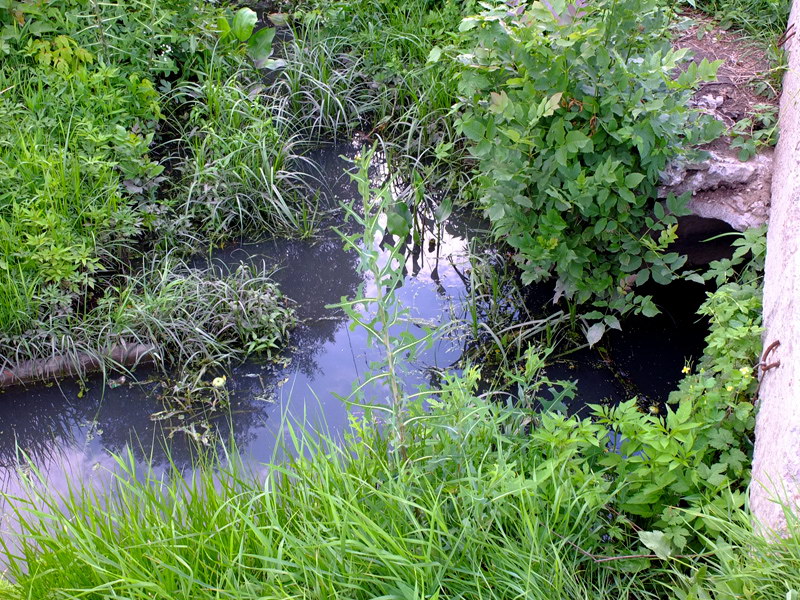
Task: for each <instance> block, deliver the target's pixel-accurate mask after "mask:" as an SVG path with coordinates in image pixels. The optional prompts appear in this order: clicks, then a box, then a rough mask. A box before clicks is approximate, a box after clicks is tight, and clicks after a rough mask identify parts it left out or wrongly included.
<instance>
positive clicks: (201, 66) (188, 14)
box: [0, 0, 315, 358]
mask: <svg viewBox="0 0 800 600" xmlns="http://www.w3.org/2000/svg"><path fill="white" fill-rule="evenodd" d="M226 28H227V29H226ZM274 34H275V30H274V29H271V28H261V29H258V30H256V14H255V13H254V12H253V11H252V10H250V9H247V8H242V9H240V10H238V11H237V12H236V13H234V14H233V15H228V14H226V13H224V12H223V11H222V10H220V9H219V8H217V7H215V6H214V4H213V3H209V2H199V3H196V2H188V0H158V1H156V0H151V1H149V2H137V3H130V2H103V3H97V2H93V1H89V0H54V1H50V2H20V1H17V0H13V1H12V0H8V1H7V2H5V3H4V4H3V5H0V40H2V43H0V56H2V57H3V60H2V62H0V112H1V113H2V114H3V116H4V117H6V118H4V119H2V121H0V282H2V283H3V290H2V291H1V292H0V333H2V334H3V335H4V336H6V335H7V336H12V337H13V336H19V337H20V340H18V342H19V343H20V347H21V348H24V347H25V344H24V343H22V339H23V338H25V337H26V336H27V337H34V338H35V337H37V336H38V333H39V330H40V329H42V328H44V327H46V326H47V324H48V323H50V322H51V320H52V319H55V320H56V321H60V320H62V318H64V317H69V316H70V315H73V314H75V315H76V316H78V315H81V314H83V313H84V312H85V311H86V309H87V307H90V306H93V305H95V304H96V303H98V302H99V301H102V299H103V295H104V294H105V293H106V292H107V291H108V290H109V289H110V287H109V285H108V284H109V283H110V282H111V281H113V278H114V277H115V276H117V275H119V274H130V273H131V270H132V268H133V265H132V262H133V261H132V257H133V256H134V255H136V254H137V253H139V252H142V251H145V252H146V251H148V250H152V249H154V248H156V247H157V248H158V250H159V251H161V250H164V249H166V248H170V247H173V246H175V245H181V247H183V248H197V247H199V246H204V245H207V244H208V242H209V241H213V242H217V241H219V240H221V239H225V238H226V237H230V235H231V234H232V233H238V234H244V233H257V234H262V235H263V233H265V232H281V233H286V232H292V233H299V234H300V235H307V234H308V233H309V232H310V230H311V229H312V228H313V226H314V224H315V212H314V207H313V205H312V204H311V203H309V202H306V201H304V200H302V198H301V196H302V191H303V189H304V186H305V180H304V179H303V177H302V176H300V175H299V174H297V173H296V172H289V162H290V161H291V160H292V159H293V158H294V156H293V155H292V153H291V150H292V148H293V147H294V146H295V142H294V139H293V138H292V137H291V135H289V134H285V133H282V132H279V129H282V128H283V124H281V123H279V122H278V120H277V119H275V118H274V114H275V113H276V112H277V111H276V110H275V107H274V104H273V103H272V101H271V99H270V98H269V96H267V95H266V94H262V93H260V92H261V89H260V88H262V87H263V85H261V84H260V83H259V79H260V77H261V74H262V72H260V71H257V70H256V69H254V68H253V64H251V59H252V61H253V63H255V64H256V66H259V67H269V68H276V67H277V66H279V64H278V62H279V61H271V62H270V59H269V56H270V55H271V53H272V38H273V36H274ZM283 130H284V131H285V128H283ZM162 256H163V255H162ZM71 326H75V323H72V325H71ZM29 334H30V335H29ZM9 339H10V338H9ZM21 358H22V357H21Z"/></svg>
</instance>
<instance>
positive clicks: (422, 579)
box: [6, 375, 800, 600]
mask: <svg viewBox="0 0 800 600" xmlns="http://www.w3.org/2000/svg"><path fill="white" fill-rule="evenodd" d="M473 383H474V378H473V376H471V375H468V377H467V379H465V380H455V379H450V380H449V381H448V382H447V384H446V385H445V388H444V391H443V392H442V393H441V394H439V395H438V397H437V398H436V399H434V398H433V397H429V398H428V399H429V400H430V401H431V403H432V407H431V408H430V409H429V410H427V411H423V410H422V409H421V407H420V405H419V404H417V403H412V406H411V407H410V408H411V412H410V415H409V416H410V419H409V422H408V428H407V431H406V433H407V438H406V440H407V450H408V459H407V461H405V462H404V463H402V464H399V463H398V462H397V461H396V460H395V459H394V458H393V457H394V456H396V454H395V453H393V452H392V451H391V448H390V447H389V445H388V441H387V438H386V437H385V432H381V431H380V428H379V427H376V426H373V425H368V424H365V423H358V424H357V425H356V430H355V432H354V434H353V435H352V436H351V437H349V438H348V439H347V440H346V442H345V443H343V444H340V443H337V442H336V441H334V440H332V439H328V438H326V437H324V436H323V437H322V438H318V437H317V436H314V435H307V434H306V433H305V432H302V431H298V430H293V429H292V428H291V427H289V426H288V425H287V426H286V427H287V429H286V430H285V432H284V433H286V434H287V438H290V439H291V440H293V443H294V447H293V448H292V449H291V450H292V452H291V454H293V455H294V456H296V457H297V458H295V459H290V460H289V461H288V462H287V463H284V464H282V465H277V466H274V467H273V469H272V470H271V472H270V473H269V475H268V476H267V477H266V479H262V478H260V477H256V476H254V475H252V474H250V473H249V472H248V471H247V470H246V469H245V468H243V467H242V466H241V465H240V464H239V463H238V459H237V455H236V452H235V450H234V451H233V453H232V454H231V455H226V454H223V455H220V456H219V457H218V458H214V457H213V456H212V457H211V458H210V459H209V460H208V462H206V463H204V465H203V466H201V467H200V468H199V470H198V471H196V472H195V473H194V474H193V475H186V474H182V473H179V472H177V470H176V471H174V472H172V473H170V474H169V475H167V476H159V477H157V476H155V475H154V474H153V473H152V472H147V471H145V472H142V470H141V469H140V468H138V467H137V466H136V463H135V460H134V459H133V457H132V455H125V456H121V457H118V458H117V469H116V472H115V475H114V476H113V483H112V485H111V488H110V490H109V492H110V493H108V494H107V493H106V492H101V493H100V492H97V491H92V490H90V489H86V488H80V487H79V485H78V484H77V483H76V487H74V488H73V489H72V491H71V492H70V493H69V494H68V495H67V496H66V497H64V498H56V497H54V496H53V495H52V494H51V493H50V492H48V491H47V489H46V485H45V483H44V480H43V479H42V480H41V481H40V480H38V474H37V473H36V472H35V471H34V473H33V475H32V476H31V483H30V490H31V491H30V497H29V498H25V499H17V500H16V502H15V506H16V507H17V509H16V510H17V514H16V515H15V517H16V519H18V520H19V522H20V523H21V531H22V533H21V536H20V537H19V538H17V539H14V540H13V541H7V544H8V545H7V546H6V552H7V556H8V557H9V559H10V569H9V572H8V576H9V577H10V578H11V580H12V581H15V582H16V584H17V586H18V587H17V591H18V593H19V595H20V597H22V598H59V597H64V598H66V597H86V598H120V597H124V598H129V599H131V600H133V599H138V598H141V599H145V598H146V599H174V598H192V599H194V600H202V599H203V598H214V599H220V598H232V599H237V600H238V599H249V598H253V599H255V598H289V597H291V598H301V597H302V598H339V597H341V598H351V599H360V598H363V599H370V598H404V599H405V598H408V599H412V598H420V599H421V598H432V597H433V598H541V599H542V600H545V599H546V600H551V599H554V598H575V599H592V598H596V599H598V600H601V599H603V600H606V599H608V598H637V599H645V598H680V599H686V600H688V599H690V598H719V599H722V598H731V599H733V598H752V599H760V598H763V599H767V598H778V597H780V598H783V597H784V596H785V595H786V593H787V592H789V591H790V590H792V589H795V590H797V589H800V577H798V572H800V571H799V570H798V567H800V544H798V543H797V541H796V539H797V538H795V539H787V540H782V541H780V542H779V543H777V544H773V545H769V544H767V543H766V542H765V541H764V540H762V539H761V538H759V537H758V536H756V535H754V534H753V532H752V528H751V525H750V522H749V519H750V517H749V515H748V514H747V513H746V512H745V511H743V510H741V509H734V510H731V511H728V512H725V513H721V512H719V511H715V510H714V509H709V511H705V512H702V513H700V512H697V511H695V512H694V513H693V512H692V511H689V512H687V513H686V518H687V519H688V518H689V517H701V518H702V519H703V520H704V521H705V522H706V523H710V524H713V525H714V531H716V534H714V535H707V534H706V535H704V536H703V537H702V543H701V545H700V546H699V547H697V548H695V549H694V550H693V551H692V552H686V553H684V555H676V556H675V557H672V558H665V559H663V560H662V559H657V558H655V557H652V555H651V551H650V550H649V549H647V548H645V547H644V546H642V545H641V544H639V543H637V530H636V529H635V527H632V526H631V523H630V521H627V520H626V519H624V518H618V517H615V516H614V514H613V511H610V510H609V508H608V506H609V502H610V501H613V498H614V496H615V494H616V493H617V492H618V490H619V489H621V488H622V487H624V485H625V482H624V481H615V480H613V479H609V478H608V477H606V476H605V475H603V473H602V472H597V473H594V474H593V473H591V471H587V470H586V469H585V467H584V466H583V463H581V461H580V460H578V459H577V455H576V456H574V457H573V459H572V460H564V454H563V452H564V447H563V446H561V445H559V444H557V443H556V442H554V441H550V442H548V436H547V433H548V431H551V430H550V429H549V428H548V427H547V426H545V427H544V429H542V430H541V431H540V433H538V434H536V435H533V436H531V435H529V434H528V433H527V427H526V425H525V423H526V422H528V421H529V420H530V419H529V418H528V417H526V415H524V414H523V413H522V412H519V411H516V410H509V409H507V408H505V407H502V406H499V405H496V404H493V403H489V402H487V401H485V400H482V399H480V398H477V397H475V396H474V395H473V394H472V391H471V389H472V385H473ZM540 426H541V425H540ZM550 426H552V423H551V425H550ZM576 433H577V430H576ZM320 439H321V441H311V440H320ZM579 439H580V438H579V437H576V438H574V440H573V442H572V443H573V444H579V443H580V442H579ZM678 516H680V513H679V514H678ZM791 527H793V528H796V527H797V525H796V524H792V525H791ZM620 529H627V531H626V532H624V534H622V535H621V534H620V532H619V530H620ZM609 536H610V539H607V537H609ZM627 555H632V556H631V557H630V558H620V557H624V556H627ZM647 557H650V558H647ZM609 559H611V560H609Z"/></svg>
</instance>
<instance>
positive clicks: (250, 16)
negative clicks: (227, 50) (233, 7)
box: [231, 8, 258, 42]
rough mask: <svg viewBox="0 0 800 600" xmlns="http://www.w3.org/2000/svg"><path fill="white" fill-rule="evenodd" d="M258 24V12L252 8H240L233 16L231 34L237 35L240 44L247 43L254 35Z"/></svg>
mask: <svg viewBox="0 0 800 600" xmlns="http://www.w3.org/2000/svg"><path fill="white" fill-rule="evenodd" d="M257 22H258V15H257V14H256V11H254V10H253V9H250V8H240V9H239V10H237V11H236V14H235V15H234V16H233V23H231V32H232V33H233V35H235V36H236V37H237V38H238V39H239V41H240V42H244V41H246V40H247V39H248V38H249V37H250V36H251V35H253V29H255V26H256V23H257Z"/></svg>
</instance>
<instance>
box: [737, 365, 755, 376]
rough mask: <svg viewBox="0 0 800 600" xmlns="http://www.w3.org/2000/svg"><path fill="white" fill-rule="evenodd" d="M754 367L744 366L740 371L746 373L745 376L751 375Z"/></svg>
mask: <svg viewBox="0 0 800 600" xmlns="http://www.w3.org/2000/svg"><path fill="white" fill-rule="evenodd" d="M751 371H752V369H751V368H750V367H742V368H741V369H739V373H741V374H742V375H744V376H745V377H750V374H751Z"/></svg>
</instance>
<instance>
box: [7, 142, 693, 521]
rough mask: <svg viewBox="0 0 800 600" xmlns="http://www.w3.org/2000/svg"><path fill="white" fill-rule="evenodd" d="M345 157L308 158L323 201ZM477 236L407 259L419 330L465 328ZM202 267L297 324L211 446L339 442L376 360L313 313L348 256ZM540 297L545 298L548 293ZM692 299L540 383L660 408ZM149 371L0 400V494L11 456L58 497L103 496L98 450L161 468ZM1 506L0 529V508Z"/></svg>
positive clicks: (429, 366)
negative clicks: (261, 296) (255, 275)
mask: <svg viewBox="0 0 800 600" xmlns="http://www.w3.org/2000/svg"><path fill="white" fill-rule="evenodd" d="M355 152H356V150H355V149H354V148H353V147H350V146H339V147H333V148H329V149H326V150H324V151H320V152H318V153H316V154H315V155H314V158H315V159H316V161H317V163H318V165H319V175H318V176H319V179H320V182H321V188H320V192H321V194H322V196H323V197H324V200H325V202H327V203H328V204H329V205H334V204H336V203H337V202H338V201H339V200H348V199H354V198H355V197H356V189H355V186H354V185H353V184H352V183H351V182H350V179H349V177H348V176H347V175H346V174H345V172H344V171H345V169H346V168H348V167H349V163H348V162H346V161H345V160H343V159H342V158H340V155H341V154H349V155H350V156H353V155H354V154H355ZM376 176H380V174H379V173H378V174H376ZM479 227H480V223H476V222H472V221H470V219H469V218H467V217H466V216H465V215H458V214H455V215H454V216H453V217H451V218H450V220H449V221H448V222H447V223H445V224H444V226H443V227H442V228H441V231H427V232H426V234H425V235H426V236H427V237H425V239H422V240H421V244H420V246H419V247H420V249H421V251H420V252H418V253H416V254H415V255H411V256H409V258H408V262H407V264H406V269H407V275H406V279H405V283H404V285H403V286H402V287H401V288H400V289H399V290H398V291H397V294H398V297H399V299H400V301H401V302H402V303H403V305H404V306H406V307H407V308H408V309H409V310H410V313H411V316H412V317H413V318H414V319H416V320H418V321H420V322H425V323H429V324H431V325H440V324H444V323H451V322H457V321H459V320H462V319H464V317H465V314H466V313H465V308H466V302H465V299H466V297H467V294H468V289H467V285H466V282H465V279H464V276H463V275H464V273H465V272H466V271H467V270H468V269H469V248H470V239H471V238H472V237H473V234H474V232H475V231H476V229H477V228H479ZM431 237H435V238H436V242H435V244H431V243H430V239H429V238H431ZM211 261H212V262H213V263H214V264H217V265H221V266H222V267H223V268H225V267H226V266H227V267H235V266H236V265H238V264H239V262H242V261H243V262H248V261H250V262H256V263H261V262H263V263H265V264H266V265H268V266H269V267H271V268H275V269H276V271H275V275H274V278H275V280H276V281H277V282H278V283H279V284H280V286H281V289H282V290H283V292H284V293H285V295H286V296H288V297H289V298H292V299H293V300H294V301H295V302H296V303H297V305H296V306H297V315H298V317H299V319H300V325H299V326H298V327H297V329H296V330H295V331H294V332H293V334H292V339H291V345H290V348H289V349H288V350H287V351H286V353H285V359H286V361H285V364H279V365H275V364H260V363H259V362H258V361H250V362H247V363H245V364H242V365H239V366H236V367H234V368H233V369H232V374H231V377H230V378H229V379H228V387H229V389H230V391H231V409H230V412H229V414H225V415H223V416H222V417H221V418H218V419H216V421H215V422H214V426H215V428H216V429H217V430H218V432H219V434H220V437H221V438H223V439H226V438H227V439H230V437H232V438H233V439H234V440H235V442H236V444H237V445H238V448H239V449H240V451H241V452H242V455H243V456H244V458H245V461H246V462H248V463H249V464H251V465H262V464H265V463H269V462H270V461H271V459H272V457H273V453H274V452H276V451H279V450H280V447H281V442H283V441H285V440H284V438H283V437H282V436H283V435H284V434H283V433H282V423H283V422H284V420H289V421H290V422H292V423H295V424H299V425H302V426H305V427H308V428H311V429H319V428H322V429H324V430H327V431H329V432H330V433H332V434H333V435H334V436H336V435H337V434H339V433H341V432H342V431H343V430H344V429H345V428H346V427H347V422H348V421H347V419H348V412H347V409H346V407H345V405H344V404H343V403H342V402H341V401H340V400H339V399H337V397H336V395H339V396H348V395H349V394H350V393H351V391H352V389H353V384H354V382H358V381H361V380H363V378H364V377H365V374H367V372H368V371H369V369H370V366H369V365H370V363H371V362H373V361H376V360H379V359H380V358H381V356H382V355H381V353H380V351H379V350H377V349H375V348H372V347H370V345H369V344H368V340H367V336H366V333H365V332H364V331H363V330H361V329H359V328H356V329H354V330H351V328H350V327H349V325H350V323H349V321H348V319H347V318H346V317H345V315H344V314H343V313H341V312H339V311H335V310H330V309H327V308H326V306H327V305H329V304H333V303H337V302H339V301H340V300H341V299H342V297H352V296H353V295H354V294H355V291H356V288H357V286H358V285H359V284H361V283H362V282H364V279H363V277H362V275H361V273H360V272H359V270H358V268H357V267H358V256H357V255H356V254H355V253H353V252H347V251H345V250H344V249H343V243H342V241H341V240H340V239H339V238H338V236H337V235H336V234H335V233H334V232H332V231H330V229H329V228H328V227H323V228H322V231H321V233H320V234H319V235H318V236H317V237H315V238H313V239H310V240H274V241H268V242H264V243H258V244H245V243H242V244H237V245H232V246H230V247H228V248H226V249H224V250H221V251H219V252H215V253H214V256H213V258H212V259H211ZM367 283H368V282H367ZM687 290H689V291H687ZM541 295H542V297H547V296H549V291H547V290H544V292H543V293H542V294H541ZM701 300H702V290H699V288H698V287H697V286H695V288H686V290H684V289H677V290H676V291H673V292H671V294H670V297H668V298H662V299H661V301H660V303H661V304H662V308H663V309H664V314H663V315H662V316H660V317H658V318H656V319H641V320H634V321H631V322H628V323H627V324H626V326H625V332H624V334H622V335H615V336H610V337H609V339H608V340H605V341H604V346H605V348H606V349H607V352H606V353H605V354H604V355H603V356H601V355H599V354H598V353H597V352H596V351H585V352H581V353H577V354H573V355H571V356H570V357H569V360H564V361H560V362H558V363H556V364H555V365H553V366H551V367H550V370H549V375H550V376H551V378H555V377H560V378H566V379H577V380H578V382H579V388H578V390H579V392H578V397H579V400H578V401H577V402H576V404H575V405H574V406H572V407H571V409H572V410H574V411H580V410H581V407H582V406H584V405H585V404H587V403H597V402H599V401H601V400H604V399H610V400H612V401H615V400H616V401H618V400H621V399H623V398H626V397H627V396H628V395H629V394H630V393H631V387H632V386H633V387H634V388H636V389H637V390H638V391H639V393H641V394H644V395H646V396H647V397H648V398H651V399H653V401H658V400H664V399H665V398H666V395H667V394H668V392H669V390H670V389H671V388H672V387H673V386H674V385H675V384H676V383H677V381H678V380H679V378H680V376H681V374H680V370H681V367H682V366H683V365H684V361H685V360H687V359H688V358H690V357H692V356H694V357H697V356H698V355H699V353H700V352H701V350H702V338H703V336H704V329H705V328H704V327H703V326H702V325H698V324H697V323H696V318H695V317H694V311H695V310H696V308H697V306H698V305H699V303H700V301H701ZM421 331H422V330H421V329H420V332H421ZM463 343H464V338H463V336H459V335H456V334H454V335H449V336H444V337H442V338H440V339H438V341H437V342H436V343H435V344H433V346H432V347H431V348H429V349H426V350H423V351H422V352H421V353H420V355H419V356H418V358H417V361H416V362H415V363H414V364H411V365H405V366H406V375H405V377H406V382H407V384H408V385H409V386H410V387H413V386H415V385H420V384H427V383H429V382H430V381H431V376H432V375H431V373H432V372H435V370H437V369H447V368H450V367H452V366H454V365H456V364H457V363H458V360H459V358H460V357H461V353H462V349H463V348H462V347H463ZM149 375H150V373H148V372H147V371H146V370H140V371H138V372H137V376H138V377H139V380H140V382H135V383H125V384H123V385H119V386H117V387H110V386H109V385H107V384H105V383H104V382H103V381H102V379H101V378H99V377H95V378H92V379H90V380H89V381H88V383H87V387H86V389H85V390H82V388H81V387H80V386H79V385H77V384H76V383H74V382H68V381H67V382H61V383H59V384H53V385H49V386H36V387H28V388H15V389H12V390H8V391H6V392H4V393H0V486H1V487H0V489H2V491H3V492H6V493H8V494H11V495H18V494H20V493H21V488H20V485H19V481H20V480H19V475H18V471H17V470H18V468H19V465H20V464H22V463H23V462H24V460H23V455H22V453H24V455H25V456H27V457H28V458H29V459H30V460H31V462H32V463H33V464H34V465H35V466H36V468H37V469H39V470H40V472H41V474H42V476H43V477H44V478H45V479H46V481H47V485H48V487H49V488H50V489H51V490H52V491H54V492H65V491H66V490H67V487H68V482H69V481H70V480H80V481H83V482H85V484H86V485H97V486H100V487H104V486H105V485H106V484H107V481H108V478H109V476H110V475H109V473H110V472H111V471H113V469H114V460H113V458H112V456H111V454H112V453H120V452H123V451H124V450H125V449H126V448H131V449H132V451H133V453H134V455H135V457H136V459H137V461H140V463H141V464H142V465H144V464H146V463H148V462H150V463H152V464H153V465H154V466H155V467H156V468H164V467H165V466H166V464H167V460H168V459H167V454H166V453H165V452H164V446H165V444H166V443H167V442H165V435H166V434H168V429H169V427H171V426H174V425H175V423H174V421H173V422H167V421H163V422H162V421H154V420H152V419H151V415H152V414H153V413H156V412H158V411H160V410H162V409H163V406H162V405H161V403H160V402H159V400H158V398H157V392H158V387H159V384H158V383H157V382H155V381H151V382H148V376H149ZM373 393H374V394H376V395H377V396H378V397H376V398H374V399H373V401H380V400H381V398H380V394H381V393H382V392H381V390H374V391H373ZM168 444H169V448H170V451H169V455H170V456H171V460H172V461H173V462H175V463H176V464H177V465H178V466H188V465H189V464H190V463H191V458H192V453H193V447H194V446H193V444H194V442H191V441H189V440H188V438H187V436H186V435H185V434H182V433H178V434H176V435H175V436H174V437H173V438H172V440H171V441H170V442H168ZM0 508H1V509H2V512H4V513H5V514H4V520H6V521H8V519H9V518H10V515H9V514H8V511H9V509H8V505H7V504H3V505H2V506H1V507H0ZM6 524H7V523H6ZM2 529H5V527H2Z"/></svg>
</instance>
